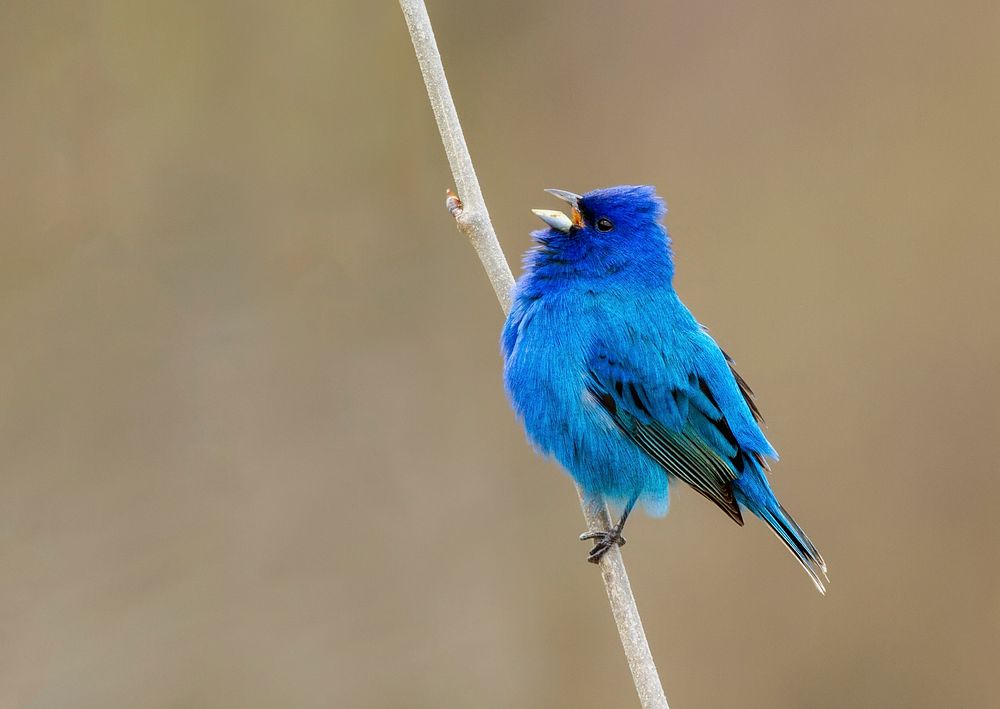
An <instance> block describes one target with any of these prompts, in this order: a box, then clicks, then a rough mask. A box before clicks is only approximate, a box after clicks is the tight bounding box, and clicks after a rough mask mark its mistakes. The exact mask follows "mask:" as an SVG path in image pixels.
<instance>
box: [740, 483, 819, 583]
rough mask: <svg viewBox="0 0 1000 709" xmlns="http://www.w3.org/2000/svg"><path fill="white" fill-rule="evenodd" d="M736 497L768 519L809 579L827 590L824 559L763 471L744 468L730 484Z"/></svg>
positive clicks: (745, 505)
mask: <svg viewBox="0 0 1000 709" xmlns="http://www.w3.org/2000/svg"><path fill="white" fill-rule="evenodd" d="M733 492H735V493H736V499H737V500H738V501H739V502H740V504H742V505H743V506H744V507H746V508H748V509H749V510H750V511H751V512H753V513H754V514H755V515H757V516H758V517H760V518H761V519H762V520H764V521H765V522H767V524H768V526H769V527H770V528H771V530H772V531H773V532H774V533H775V535H777V537H778V539H780V540H781V541H782V542H783V543H784V545H785V546H786V547H788V551H790V552H792V555H793V556H794V557H795V558H796V559H797V560H798V562H799V563H800V564H801V565H802V568H803V569H804V570H805V572H806V573H807V574H808V575H809V578H811V579H812V582H813V583H814V584H815V585H816V588H817V589H818V590H819V592H820V593H822V594H826V586H825V585H824V581H825V582H826V583H829V582H830V579H829V577H828V576H827V575H826V562H825V561H823V556H822V555H821V554H820V553H819V550H818V549H816V545H814V544H813V543H812V541H810V539H809V537H808V536H807V535H806V533H805V532H804V531H802V527H800V526H799V525H798V524H797V523H796V521H795V520H794V519H793V518H792V516H791V515H790V514H789V513H788V512H787V511H786V510H785V508H784V507H782V506H781V503H779V502H778V500H777V498H775V496H774V493H773V492H771V488H770V486H769V485H768V484H767V478H765V477H764V473H763V471H760V470H747V471H745V472H744V473H743V475H741V476H740V477H739V478H738V479H737V480H736V481H735V482H734V484H733Z"/></svg>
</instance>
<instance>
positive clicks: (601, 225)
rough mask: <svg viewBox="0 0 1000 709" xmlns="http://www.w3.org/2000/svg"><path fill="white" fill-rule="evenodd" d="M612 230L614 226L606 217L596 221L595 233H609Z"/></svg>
mask: <svg viewBox="0 0 1000 709" xmlns="http://www.w3.org/2000/svg"><path fill="white" fill-rule="evenodd" d="M614 228H615V225H614V224H612V223H611V220H610V219H608V218H607V217H601V218H600V219H598V220H597V231H611V230H612V229H614Z"/></svg>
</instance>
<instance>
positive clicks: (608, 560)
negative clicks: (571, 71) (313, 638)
mask: <svg viewBox="0 0 1000 709" xmlns="http://www.w3.org/2000/svg"><path fill="white" fill-rule="evenodd" d="M399 5H400V7H401V8H402V10H403V15H404V16H405V17H406V24H407V27H409V30H410V38H411V39H412V40H413V48H414V50H415V51H416V53H417V62H418V63H419V64H420V71H421V73H422V74H423V76H424V84H426V86H427V96H428V98H430V102H431V108H432V109H433V110H434V118H435V119H437V124H438V130H439V131H440V132H441V140H442V141H443V142H444V150H445V153H447V155H448V163H449V165H450V166H451V172H452V175H453V176H454V178H455V184H456V186H457V187H458V197H459V199H455V197H454V196H453V195H451V194H450V193H449V197H448V201H447V206H448V209H449V210H450V211H451V213H452V215H453V216H454V217H455V221H456V223H457V225H458V228H459V231H461V232H462V233H463V234H465V236H466V237H468V239H469V241H470V242H471V243H472V246H473V247H474V248H475V249H476V253H478V254H479V258H480V260H481V261H482V262H483V268H485V269H486V273H487V275H488V276H489V278H490V283H492V284H493V290H494V291H496V295H497V299H498V300H499V301H500V307H501V308H503V311H504V313H507V311H508V310H509V309H510V303H511V291H512V289H513V287H514V276H513V275H512V274H511V271H510V266H508V265H507V259H506V257H505V256H504V254H503V250H501V248H500V242H499V241H497V236H496V233H495V232H494V231H493V224H492V223H491V222H490V215H489V213H488V212H487V211H486V202H485V200H484V199H483V193H482V190H481V189H480V187H479V180H478V179H477V178H476V171H475V169H474V168H473V167H472V157H471V156H470V155H469V148H468V147H467V146H466V144H465V136H464V135H463V133H462V125H461V124H460V123H459V121H458V113H457V112H456V111H455V102H454V101H453V100H452V98H451V91H450V90H449V88H448V80H447V79H446V78H445V75H444V66H443V65H442V64H441V54H440V53H439V52H438V48H437V42H436V41H435V39H434V31H433V30H432V29H431V21H430V18H429V17H428V16H427V8H426V7H425V6H424V3H423V1H422V0H400V1H399ZM578 492H580V491H579V490H578ZM580 504H581V507H582V508H583V515H584V517H585V518H586V520H587V528H588V529H589V530H591V531H600V530H606V529H610V528H611V518H610V515H609V514H608V508H607V505H606V504H605V502H604V500H603V499H601V498H599V497H597V498H588V497H586V496H585V495H584V494H583V493H582V492H580ZM600 566H601V577H602V579H603V580H604V587H605V589H606V590H607V592H608V600H609V601H610V602H611V612H612V613H613V615H614V618H615V623H616V624H617V626H618V634H619V635H620V636H621V640H622V647H623V648H624V650H625V657H626V658H627V659H628V665H629V669H630V670H631V671H632V679H633V680H634V681H635V688H636V691H637V692H638V693H639V702H640V704H641V706H642V707H643V709H669V707H668V706H667V699H666V697H665V696H664V694H663V687H662V685H661V684H660V677H659V675H658V674H657V672H656V665H655V664H654V662H653V656H652V654H651V653H650V651H649V643H648V642H647V641H646V633H645V632H644V631H643V629H642V619H641V618H640V617H639V610H638V608H636V605H635V598H634V597H633V596H632V588H631V586H630V585H629V582H628V574H627V573H626V571H625V562H624V561H623V560H622V555H621V551H620V550H619V549H618V547H617V546H612V547H611V549H610V550H609V551H608V552H607V553H606V554H604V556H603V557H602V558H601V562H600Z"/></svg>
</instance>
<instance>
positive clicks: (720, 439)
mask: <svg viewBox="0 0 1000 709" xmlns="http://www.w3.org/2000/svg"><path fill="white" fill-rule="evenodd" d="M551 192H552V193H553V194H555V195H556V196H558V197H560V198H562V199H564V200H565V201H567V202H569V203H570V204H571V206H572V207H573V211H572V218H569V217H566V216H565V215H563V214H561V213H559V212H548V211H541V210H539V211H536V214H538V215H539V216H540V217H541V218H542V219H543V220H544V221H546V222H547V223H548V224H549V225H550V228H549V229H546V230H542V231H537V232H534V233H533V234H532V236H533V237H534V238H535V240H536V242H537V246H536V247H535V248H534V249H532V250H531V251H529V252H528V254H527V255H526V256H525V262H524V265H525V271H524V275H523V276H522V277H521V279H520V280H519V281H518V283H517V287H516V289H515V293H514V302H513V305H512V307H511V311H510V315H509V316H508V318H507V322H506V325H505V326H504V330H503V335H502V338H501V346H502V350H503V355H504V381H505V384H506V388H507V393H508V396H509V397H510V400H511V403H512V404H513V406H514V409H515V411H516V412H517V414H518V416H519V417H520V418H521V420H522V422H523V423H524V427H525V429H526V431H527V433H528V436H529V438H530V439H531V441H532V442H533V443H534V444H535V446H536V447H537V448H538V449H539V450H540V451H541V452H542V453H544V454H546V455H550V456H552V457H554V458H555V459H556V460H558V461H559V462H560V463H561V464H562V465H563V466H564V467H565V468H566V469H567V470H568V471H569V473H570V474H571V475H572V476H573V478H574V479H575V480H576V481H577V483H578V484H579V485H580V486H581V487H582V488H583V489H584V490H586V491H588V492H592V493H600V494H602V495H604V497H605V498H606V499H608V500H610V501H611V502H613V503H616V504H617V505H619V506H621V507H622V508H623V509H624V511H625V513H624V515H623V517H622V520H621V522H620V523H619V525H616V529H612V530H609V532H608V533H606V534H603V535H593V536H595V537H597V539H598V543H597V544H596V545H595V547H594V549H593V550H592V552H591V556H590V559H591V560H592V561H596V560H598V559H599V558H600V556H601V555H602V554H603V553H604V552H605V551H606V550H607V549H608V548H609V547H610V545H611V544H614V543H619V544H620V543H621V540H620V532H621V526H623V525H624V521H625V518H626V517H627V516H628V512H629V511H630V510H631V507H632V505H633V504H634V503H635V502H637V501H638V502H639V503H641V504H643V506H644V507H645V508H646V509H647V511H649V512H650V513H652V514H655V515H662V514H665V513H666V511H667V504H668V497H669V490H668V480H670V479H671V478H673V479H677V480H681V481H683V482H685V483H687V484H688V485H690V486H691V487H693V488H694V489H695V490H696V491H697V492H699V493H700V494H701V495H703V496H704V497H706V498H707V499H709V500H711V501H712V502H714V503H715V504H716V505H717V506H718V507H719V508H720V509H722V510H723V511H724V512H726V513H727V514H728V515H729V517H730V518H731V519H733V520H734V521H736V522H737V523H738V524H740V525H742V524H743V511H744V510H749V511H750V512H752V513H753V514H754V515H756V516H757V517H759V518H761V519H762V520H764V521H765V522H766V523H767V524H768V525H770V527H771V528H772V529H773V530H774V531H775V533H776V534H777V535H778V537H779V538H780V539H781V540H782V541H783V542H784V543H785V545H786V546H787V547H788V548H789V549H790V550H791V552H792V553H793V554H794V555H795V556H796V558H797V559H798V560H799V562H800V563H801V564H802V566H803V568H804V569H805V570H806V572H807V573H808V574H809V576H810V578H812V580H813V582H814V583H815V584H816V586H817V588H819V590H820V591H821V592H822V591H824V590H825V589H824V586H823V582H822V580H821V578H820V575H821V574H822V575H824V576H825V572H826V565H825V563H824V562H823V558H822V557H821V556H820V554H819V552H818V551H817V550H816V548H815V547H814V546H813V544H812V542H810V541H809V538H808V537H807V536H806V535H805V533H804V532H803V531H802V529H801V528H800V527H799V526H798V525H797V524H796V523H795V521H794V520H793V519H792V518H791V516H790V515H789V514H788V513H787V512H786V511H785V510H784V509H783V508H782V507H781V505H780V504H779V503H778V501H777V499H776V498H775V496H774V493H773V492H772V491H771V488H770V485H769V484H768V481H767V477H766V474H765V471H766V470H767V463H766V459H767V458H773V459H777V453H776V452H775V450H774V448H773V447H772V446H771V444H770V443H768V441H767V439H766V438H765V437H764V434H763V432H762V431H761V427H760V416H759V412H758V411H757V408H756V406H755V405H754V403H753V400H752V392H751V391H750V389H749V387H748V386H747V385H746V382H744V381H743V379H742V378H741V377H740V376H739V374H738V373H737V372H736V370H735V369H733V366H732V361H731V360H730V359H729V357H728V356H727V355H726V354H725V353H724V352H723V351H722V350H721V349H719V346H718V345H717V344H716V343H715V341H714V340H713V339H712V338H711V337H710V336H709V334H708V332H707V331H706V330H705V329H704V328H703V327H702V326H701V325H699V324H698V322H697V321H696V320H695V319H694V317H693V316H692V315H691V313H690V311H689V310H688V309H687V308H686V307H685V306H684V304H683V303H682V302H681V301H680V299H679V298H678V297H677V294H676V293H675V292H674V289H673V284H672V281H673V273H674V265H673V257H672V254H671V251H670V239H669V237H668V236H667V233H666V230H665V229H664V227H663V226H662V225H661V224H660V221H661V218H662V217H663V215H664V214H665V212H666V209H665V207H664V205H663V202H662V200H660V198H659V197H657V195H656V192H655V190H654V189H653V188H651V187H629V186H623V187H613V188H610V189H605V190H596V191H594V192H590V193H588V194H586V195H583V196H582V197H580V196H578V195H574V194H572V193H568V192H562V191H560V190H551Z"/></svg>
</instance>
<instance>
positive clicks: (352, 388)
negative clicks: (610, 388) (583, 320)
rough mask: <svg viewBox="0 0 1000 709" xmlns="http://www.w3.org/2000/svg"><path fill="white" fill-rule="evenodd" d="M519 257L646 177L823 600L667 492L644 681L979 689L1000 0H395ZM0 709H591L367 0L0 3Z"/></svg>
mask: <svg viewBox="0 0 1000 709" xmlns="http://www.w3.org/2000/svg"><path fill="white" fill-rule="evenodd" d="M430 12H431V16H432V19H433V20H434V21H435V25H436V30H437V34H438V39H439V43H440V47H441V52H442V54H443V56H444V60H445V65H446V68H447V69H448V71H449V78H450V81H451V87H452V90H453V92H454V94H455V99H456V102H457V104H458V108H459V114H460V116H461V117H462V119H463V121H464V127H465V132H466V135H467V137H468V139H469V144H470V147H471V150H472V153H473V158H474V159H475V161H476V166H477V168H478V170H479V175H480V178H481V181H482V184H483V189H484V191H485V194H486V197H487V201H488V203H489V206H490V209H491V212H492V216H493V219H494V222H495V225H496V228H497V231H498V233H499V235H500V238H501V241H502V243H503V245H504V247H505V249H506V251H507V254H508V256H509V258H510V259H511V261H512V263H515V264H516V263H517V262H518V260H519V257H520V254H521V253H522V252H523V251H524V250H525V249H526V248H528V247H529V245H530V239H529V236H528V232H529V231H530V230H532V229H535V228H537V227H538V224H537V223H536V221H535V219H534V217H533V216H532V215H531V214H530V212H529V208H531V207H546V208H556V207H557V206H558V203H556V202H554V201H553V200H552V199H551V198H550V197H548V196H547V195H545V194H543V193H542V191H541V190H542V189H543V188H545V187H559V188H563V189H569V190H574V191H578V192H582V191H586V190H589V189H592V188H596V187H603V186H609V185H614V184H619V183H651V184H655V185H657V186H658V188H659V189H660V192H661V193H662V194H663V195H664V197H665V198H666V200H667V202H668V204H669V206H670V213H669V215H668V217H667V219H668V225H669V228H670V231H671V233H672V235H673V237H674V241H675V248H676V254H677V260H678V277H677V287H678V289H679V291H680V293H681V295H682V297H683V298H684V299H685V300H686V302H687V303H688V305H689V306H690V307H691V308H692V310H693V311H694V312H695V314H696V315H697V316H698V318H699V319H700V320H701V321H702V322H703V323H705V324H706V325H708V326H710V327H711V330H712V333H713V334H714V335H715V337H716V338H717V339H718V341H719V342H720V344H721V345H722V346H723V347H724V348H725V349H727V350H728V351H729V352H730V353H731V354H732V355H734V356H735V357H736V359H737V362H738V365H739V368H740V371H741V372H742V373H743V375H744V376H745V377H747V379H748V380H749V381H750V383H751V384H752V386H753V387H754V388H755V390H756V391H757V392H758V401H759V403H760V405H761V407H762V409H763V411H764V413H765V415H766V417H767V420H768V424H769V429H768V433H769V436H770V438H771V440H772V442H774V443H775V445H776V446H777V448H778V449H779V450H780V451H781V453H782V461H781V463H780V464H779V465H778V466H776V468H775V470H774V475H773V481H774V484H775V487H776V489H777V491H778V492H779V494H780V496H781V498H782V500H783V501H784V503H785V504H786V505H787V506H788V507H789V508H790V509H791V510H793V511H794V513H795V515H796V517H797V518H798V519H799V521H800V522H801V523H802V524H803V526H804V527H805V528H806V529H807V530H808V531H809V533H810V535H811V536H812V538H813V539H814V540H815V541H816V542H817V544H818V545H819V547H820V548H821V549H822V551H823V553H824V555H825V556H826V558H827V560H828V561H829V563H830V575H831V585H830V591H829V595H828V596H827V597H826V598H823V597H821V596H820V595H819V594H817V593H816V591H815V590H814V589H813V587H812V585H811V584H810V583H809V581H808V579H807V578H806V577H805V575H804V574H803V573H802V571H801V570H800V569H799V568H798V566H797V565H796V564H795V562H794V561H793V560H792V559H791V557H790V556H789V555H788V554H787V553H786V552H785V551H784V550H783V549H782V547H781V545H780V544H779V543H778V542H777V541H776V540H775V539H774V538H773V537H772V535H771V534H770V533H769V532H768V531H767V530H766V529H765V528H764V527H762V526H761V525H760V524H748V526H747V527H745V528H743V529H739V528H738V527H736V526H735V525H733V524H731V523H730V522H729V521H728V520H727V519H726V518H725V517H724V515H721V514H720V513H719V512H718V510H716V509H715V508H714V507H713V506H712V505H709V504H707V503H706V502H705V501H704V500H702V499H701V498H699V497H697V496H696V495H694V494H693V493H690V492H689V491H688V490H679V491H677V492H676V493H675V495H674V497H673V508H672V513H671V515H670V516H669V517H668V518H667V519H666V520H650V519H647V518H643V517H641V516H640V517H637V518H635V520H634V521H633V522H631V523H630V529H631V534H629V535H628V536H629V539H630V544H629V546H628V547H627V548H626V553H625V554H626V559H627V561H628V564H629V570H630V572H631V576H632V584H633V588H634V590H635V593H636V595H637V598H638V601H639V605H640V608H641V611H642V613H643V618H644V621H645V625H646V631H647V634H648V636H649V640H650V643H651V645H652V648H653V652H654V655H655V657H656V659H657V661H658V664H659V667H660V670H661V674H662V677H663V680H664V684H665V686H666V688H667V695H668V698H669V699H670V701H671V705H672V706H676V707H679V708H683V707H731V706H741V707H745V708H746V709H750V708H754V707H769V708H783V707H789V708H792V707H796V708H797V707H810V708H821V709H822V708H825V707H830V708H832V707H845V706H846V707H942V706H946V707H995V706H997V693H998V691H1000V686H998V680H997V672H996V664H997V660H998V658H1000V592H998V591H997V587H998V583H1000V570H998V566H997V563H996V561H997V543H998V541H1000V522H998V519H997V514H996V512H997V504H998V503H997V495H998V494H1000V476H998V472H1000V471H998V464H997V459H998V457H997V453H996V449H995V447H996V445H997V441H998V438H1000V407H998V403H997V401H998V397H1000V374H998V359H1000V358H998V347H1000V315H998V310H1000V247H998V240H997V224H998V223H1000V200H998V191H1000V131H998V125H1000V42H998V41H997V37H998V33H1000V5H998V4H997V3H995V2H974V1H972V0H968V1H965V2H956V3H948V4H942V3H931V2H922V1H918V2H909V1H907V2H903V1H902V0H895V1H894V2H886V3H870V2H861V1H850V2H837V3H816V2H808V3H802V2H792V1H791V0H784V1H781V0H765V2H761V3H753V4H739V3H728V4H724V3H704V2H698V1H696V0H684V1H671V2H665V3H660V4H653V3H631V2H624V3H607V2H597V1H594V2H572V3H570V2H537V1H535V2H528V1H526V0H525V1H520V2H505V3H488V2H463V3H445V2H431V3H430ZM0 66H2V67H3V70H2V72H0V160H2V169H0V193H2V195H3V208H2V210H0V352H2V355H0V397H2V398H0V451H2V453H0V568H2V569H3V574H2V581H0V706H3V707H32V708H48V707H53V708H55V707H66V706H73V707H102V708H108V707H137V706H141V707H153V708H160V707H163V708H166V707H191V706H211V707H241V708H245V707H251V708H252V707H330V706H336V707H418V708H419V707H442V706H444V707H608V706H615V707H629V706H634V705H636V700H635V696H634V689H633V687H632V685H631V681H630V678H629V674H628V670H627V667H626V664H625V661H624V658H623V656H622V653H621V649H620V646H619V642H618V638H617V634H616V632H615V628H614V624H613V622H612V619H611V615H610V612H609V610H608V605H607V600H606V598H605V595H604V589H603V587H602V585H601V582H600V579H599V575H598V573H597V571H596V570H595V568H594V567H592V566H591V565H589V564H586V563H584V556H585V553H586V549H587V547H586V545H584V544H582V543H580V542H578V541H577V540H576V535H577V534H578V533H579V532H580V531H581V530H582V527H583V521H582V517H581V515H580V510H579V507H578V505H577V500H576V496H575V494H574V491H573V487H572V485H571V483H570V481H569V479H568V478H567V477H566V476H564V475H563V474H562V473H561V472H560V471H559V470H558V468H557V467H556V466H555V465H554V464H553V463H551V462H547V461H544V460H542V459H540V458H538V457H536V456H535V454H534V453H533V452H532V450H531V448H530V447H529V445H528V444H527V443H526V442H525V440H524V437H523V435H522V432H521V430H520V427H519V425H518V424H517V422H516V421H515V420H514V417H513V415H512V414H511V412H510V410H509V408H508V405H507V402H506V401H505V398H504V394H503V391H502V386H501V375H500V367H501V362H500V357H499V354H498V346H497V338H498V333H499V330H500V327H501V322H502V318H501V313H500V311H499V308H498V307H497V303H496V300H495V298H494V295H493V293H492V291H491V289H490V286H489V283H488V281H487V279H486V277H485V275H484V273H483V272H482V270H481V268H480V265H479V262H478V260H477V259H476V256H475V254H474V253H473V251H472V250H471V249H470V248H469V246H468V245H467V244H466V243H464V242H463V239H462V238H461V237H460V236H459V235H458V233H457V232H456V230H455V228H454V225H453V223H452V220H451V217H450V216H449V215H448V214H447V212H446V211H445V209H444V207H443V194H444V189H445V188H446V187H447V186H448V185H450V184H451V182H452V180H451V177H450V174H449V172H448V167H447V163H446V161H445V158H444V154H443V151H442V149H441V145H440V141H439V138H438V135H437V130H436V127H435V125H434V122H433V118H432V115H431V112H430V108H429V106H428V103H427V100H426V96H425V94H424V87H423V85H422V82H421V79H420V75H419V72H418V69H417V66H416V62H415V60H414V57H413V54H412V47H411V45H410V40H409V37H408V35H407V33H406V29H405V25H404V22H403V19H402V16H401V14H400V11H399V8H398V6H397V5H396V4H395V3H392V2H385V3H373V2H356V3H346V2H339V3H338V2H302V3H292V4H291V5H286V6H282V5H281V4H278V3H257V2H249V3H236V2H224V1H211V2H199V3H193V2H166V1H162V2H131V1H126V0H117V1H111V0H109V1H107V2H96V1H88V2H39V1H37V0H33V1H22V0H13V1H12V0H6V1H5V2H4V3H2V4H0Z"/></svg>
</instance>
